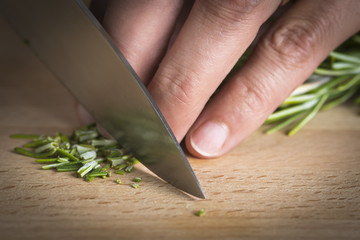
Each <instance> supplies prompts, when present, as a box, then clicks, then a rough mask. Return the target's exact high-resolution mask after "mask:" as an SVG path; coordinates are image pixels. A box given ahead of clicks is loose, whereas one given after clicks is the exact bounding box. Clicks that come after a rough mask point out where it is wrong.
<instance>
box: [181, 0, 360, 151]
mask: <svg viewBox="0 0 360 240" xmlns="http://www.w3.org/2000/svg"><path fill="white" fill-rule="evenodd" d="M359 16H360V2H359V1H341V2H340V1H336V0H335V1H312V0H302V1H296V2H295V3H294V5H293V6H292V7H291V8H290V9H289V10H288V11H287V12H286V13H284V15H282V17H281V18H279V19H278V20H277V22H276V23H275V24H274V25H273V26H272V27H271V28H270V30H269V31H268V32H267V33H266V34H265V35H264V36H263V38H262V39H261V40H260V42H259V43H258V46H257V47H256V49H255V50H254V52H253V54H252V56H251V57H250V59H249V60H248V61H247V62H246V64H245V65H244V66H243V67H242V68H241V69H240V70H239V71H238V72H237V73H236V74H235V76H234V77H233V78H232V79H231V80H230V81H229V82H228V83H227V84H226V85H225V86H224V87H223V88H222V89H221V91H220V92H219V94H218V95H217V96H216V97H215V98H213V99H212V100H211V101H210V103H209V104H208V105H207V107H206V109H205V110H204V111H203V112H202V114H201V116H200V117H199V118H198V120H197V121H196V123H195V124H194V125H193V127H192V128H191V130H190V131H189V134H188V135H187V137H186V145H187V147H188V149H189V151H190V153H192V154H193V155H195V156H198V157H207V158H209V157H217V156H220V155H222V154H224V153H226V152H227V151H229V150H230V149H232V148H233V147H234V146H236V145H237V144H238V143H239V142H241V141H242V140H243V139H245V138H246V137H247V136H249V135H250V134H251V133H252V132H253V131H255V130H256V129H257V128H258V127H259V126H260V125H261V124H262V123H263V122H264V121H265V120H266V118H267V117H268V116H269V114H271V113H272V112H273V111H274V110H275V109H276V107H277V106H278V105H280V104H281V103H282V101H283V100H284V99H285V98H286V97H287V96H288V95H289V94H290V93H291V92H292V91H293V90H294V89H295V88H296V87H297V86H298V85H299V84H300V83H302V82H303V81H304V80H305V79H306V78H307V77H309V76H310V75H311V74H312V72H313V71H314V69H315V68H316V67H317V66H318V64H319V63H320V62H321V61H322V60H323V59H324V58H325V57H326V56H327V55H328V54H329V52H330V51H331V50H332V49H334V48H335V47H336V46H338V45H339V44H340V43H341V42H342V41H344V40H346V39H347V38H348V37H350V36H351V35H352V34H354V33H356V32H357V31H358V30H359V29H360V22H359V21H358V19H359Z"/></svg>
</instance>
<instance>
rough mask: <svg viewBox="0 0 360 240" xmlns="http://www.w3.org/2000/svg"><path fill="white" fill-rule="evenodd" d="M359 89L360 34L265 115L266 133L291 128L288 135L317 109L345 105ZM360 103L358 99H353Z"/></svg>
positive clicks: (329, 57)
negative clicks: (267, 116)
mask: <svg viewBox="0 0 360 240" xmlns="http://www.w3.org/2000/svg"><path fill="white" fill-rule="evenodd" d="M359 89H360V35H355V36H353V37H352V38H351V39H349V40H348V41H347V42H345V43H344V44H343V45H342V46H340V47H339V48H338V49H337V50H336V51H334V52H332V53H331V54H330V55H329V56H328V58H327V59H326V60H325V61H324V62H323V63H322V64H321V65H320V66H319V67H318V68H317V69H316V70H315V72H314V74H313V75H312V76H311V77H310V78H309V79H308V80H307V81H306V82H305V83H304V84H303V85H301V86H300V87H299V88H297V89H296V90H295V91H294V92H293V94H292V95H291V96H290V97H288V98H287V99H286V100H285V101H284V102H283V103H282V105H281V106H279V108H278V109H277V110H276V111H275V112H274V113H273V114H271V115H270V116H269V118H268V119H267V121H266V122H265V123H266V124H273V125H274V126H272V127H271V128H270V129H268V130H267V131H266V133H268V134H270V133H273V132H276V131H278V130H280V129H283V128H285V127H287V126H291V125H292V126H291V127H290V130H289V131H288V135H289V136H292V135H294V134H295V133H297V132H298V131H299V130H300V129H301V128H302V127H304V126H305V125H306V124H307V123H308V122H309V121H310V120H311V119H313V118H314V117H315V115H316V114H317V113H318V112H319V111H320V110H327V109H331V108H333V107H336V106H338V105H339V104H341V103H344V102H346V101H347V100H349V99H350V98H352V97H354V96H355V95H357V94H358V93H359ZM355 103H356V104H360V97H357V98H356V99H355Z"/></svg>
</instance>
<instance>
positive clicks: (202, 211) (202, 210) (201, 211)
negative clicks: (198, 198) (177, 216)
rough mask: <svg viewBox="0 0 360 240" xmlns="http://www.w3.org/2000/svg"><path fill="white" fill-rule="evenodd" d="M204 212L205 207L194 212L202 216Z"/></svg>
mask: <svg viewBox="0 0 360 240" xmlns="http://www.w3.org/2000/svg"><path fill="white" fill-rule="evenodd" d="M204 214H205V209H200V210H199V211H197V212H195V216H198V217H202V216H203V215H204Z"/></svg>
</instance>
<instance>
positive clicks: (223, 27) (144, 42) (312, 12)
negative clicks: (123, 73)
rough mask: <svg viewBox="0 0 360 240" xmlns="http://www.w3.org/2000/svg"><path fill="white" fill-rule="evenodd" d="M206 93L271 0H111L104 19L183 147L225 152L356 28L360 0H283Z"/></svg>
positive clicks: (198, 152) (275, 0) (206, 154)
mask: <svg viewBox="0 0 360 240" xmlns="http://www.w3.org/2000/svg"><path fill="white" fill-rule="evenodd" d="M292 3H293V4H291V6H289V7H288V8H287V9H286V10H285V11H284V12H283V13H282V14H281V16H279V17H278V18H277V19H276V21H274V22H273V23H271V25H270V27H269V28H268V29H267V30H266V32H265V33H264V34H263V35H262V37H261V38H260V40H259V41H257V43H256V45H255V47H254V50H253V52H252V54H251V56H250V58H249V59H248V60H247V61H246V63H245V64H244V66H243V67H242V68H241V69H240V70H239V71H238V72H237V73H235V74H234V75H233V77H232V78H231V79H230V80H229V81H228V82H227V83H226V84H225V85H224V86H223V87H222V88H221V89H220V90H219V91H218V92H217V93H216V95H215V96H214V97H212V98H211V99H210V97H211V95H212V94H213V93H214V91H215V90H216V89H217V88H218V86H219V85H220V83H221V82H222V81H223V79H224V78H225V76H226V75H227V74H228V73H229V71H230V70H231V69H232V67H233V66H234V64H235V63H236V61H237V60H238V59H239V57H240V56H241V55H242V54H243V53H244V51H245V50H246V49H247V48H248V46H249V45H250V44H251V43H252V42H253V40H254V39H255V37H256V36H257V33H258V31H259V29H260V26H261V25H263V23H264V22H265V21H266V20H268V18H269V17H270V16H271V15H273V13H274V12H275V11H276V10H277V9H278V8H279V5H280V0H265V1H251V0H239V1H236V0H233V1H231V0H230V1H228V0H224V1H207V0H202V1H195V2H194V3H193V2H191V1H183V0H174V1H167V0H155V1H146V0H145V1H144V0H140V1H133V0H128V1H112V2H111V3H110V4H109V6H108V11H107V13H106V15H105V19H104V26H105V28H106V29H107V31H108V32H109V34H110V35H111V36H112V37H113V39H114V41H115V42H116V44H117V45H118V47H119V49H120V50H121V51H122V52H123V54H124V55H125V57H126V58H127V59H128V61H129V62H130V64H131V65H132V66H133V68H134V69H135V71H136V72H137V73H138V75H139V76H140V78H141V79H142V81H143V82H144V84H145V85H146V86H147V87H148V90H149V92H150V94H151V95H152V97H153V98H154V100H155V102H156V103H157V105H158V107H159V108H160V110H161V112H162V114H163V115H164V117H165V118H166V120H167V122H168V123H169V125H170V127H171V129H172V130H173V132H174V134H175V136H176V138H177V139H178V140H179V141H181V140H182V139H183V138H184V136H186V138H185V142H186V146H187V148H188V150H189V151H190V153H191V154H193V155H194V156H197V157H201V158H211V157H218V156H220V155H223V154H225V153H226V152H228V151H229V150H231V149H232V148H233V147H235V146H236V145H237V144H238V143H240V142H241V141H242V140H244V139H245V138H246V137H248V136H249V135H250V134H251V133H252V132H253V131H255V130H256V129H257V128H258V127H259V126H261V125H262V123H263V122H264V121H265V120H266V118H267V117H268V116H269V115H270V114H271V113H272V112H273V111H274V110H275V109H276V108H277V106H278V105H280V104H281V103H282V102H283V100H284V99H285V98H286V97H287V96H289V95H290V93H291V92H292V91H293V90H294V89H295V88H296V87H297V86H298V85H300V84H301V83H302V82H303V81H304V80H306V79H307V78H308V77H309V76H310V75H311V74H312V72H313V71H314V70H315V68H316V67H317V66H318V64H320V63H321V61H322V60H323V59H324V58H325V57H326V56H327V55H328V54H329V53H330V51H331V50H333V49H334V48H336V47H337V46H338V45H339V44H341V43H342V42H343V41H345V40H346V39H347V38H348V37H350V36H351V35H353V34H354V33H356V32H357V31H358V30H359V29H360V21H359V19H360V1H357V0H345V1H337V0H318V1H313V0H299V1H294V2H292Z"/></svg>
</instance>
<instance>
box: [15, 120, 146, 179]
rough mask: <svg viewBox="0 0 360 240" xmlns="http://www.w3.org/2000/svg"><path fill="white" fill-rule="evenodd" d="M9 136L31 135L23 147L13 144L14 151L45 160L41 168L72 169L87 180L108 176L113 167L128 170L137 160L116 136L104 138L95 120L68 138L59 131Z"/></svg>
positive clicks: (39, 161)
mask: <svg viewBox="0 0 360 240" xmlns="http://www.w3.org/2000/svg"><path fill="white" fill-rule="evenodd" d="M11 137H12V138H23V139H31V142H29V143H27V144H25V145H24V146H23V147H16V148H15V149H14V151H15V152H16V153H19V154H22V155H25V156H28V157H33V158H36V159H35V162H37V163H41V164H45V165H43V166H42V169H56V170H57V171H58V172H70V171H73V172H76V175H77V176H78V177H81V178H83V179H85V180H86V181H88V182H91V181H92V180H94V179H95V178H97V177H98V178H99V177H100V178H106V177H110V176H111V171H110V169H116V173H118V171H122V174H125V173H130V172H132V171H133V170H134V165H135V164H136V163H138V162H139V161H138V160H137V159H136V158H135V157H134V156H133V155H132V154H130V153H128V152H126V151H125V150H124V149H123V148H122V147H121V146H120V144H119V143H117V142H116V141H115V140H110V139H104V138H103V137H102V136H101V135H100V134H99V133H98V131H97V129H96V125H95V124H91V125H88V126H85V127H82V128H80V129H78V130H76V131H74V132H73V134H72V135H71V137H70V138H68V137H67V136H66V135H64V134H62V133H59V132H58V133H56V135H55V137H51V136H46V135H26V134H15V135H12V136H11ZM120 167H121V168H120ZM116 182H117V183H119V182H118V181H116ZM120 182H121V181H120Z"/></svg>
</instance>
